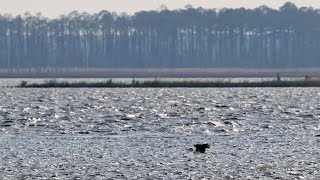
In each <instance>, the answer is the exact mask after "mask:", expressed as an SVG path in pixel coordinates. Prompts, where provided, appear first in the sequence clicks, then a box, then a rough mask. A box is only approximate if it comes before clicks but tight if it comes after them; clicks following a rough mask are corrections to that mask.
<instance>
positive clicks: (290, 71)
mask: <svg viewBox="0 0 320 180" xmlns="http://www.w3.org/2000/svg"><path fill="white" fill-rule="evenodd" d="M277 74H280V76H281V77H305V76H310V77H320V68H318V67H315V68H40V69H35V68H24V69H0V78H132V77H136V78H153V77H160V78H161V77H162V78H190V77H201V78H207V77H222V78H229V77H258V78H260V77H261V78H262V77H276V76H277Z"/></svg>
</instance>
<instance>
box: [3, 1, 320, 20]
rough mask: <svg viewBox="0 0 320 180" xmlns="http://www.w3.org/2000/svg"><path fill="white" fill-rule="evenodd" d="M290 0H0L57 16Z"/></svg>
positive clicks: (275, 4) (18, 10)
mask: <svg viewBox="0 0 320 180" xmlns="http://www.w3.org/2000/svg"><path fill="white" fill-rule="evenodd" d="M287 1H289V0H0V13H1V14H4V13H10V14H13V15H17V14H24V13H25V12H26V11H29V12H31V13H32V14H35V13H37V12H41V13H42V14H43V15H44V16H47V17H50V18H55V17H58V16H59V15H61V14H68V13H69V12H71V11H73V10H78V11H81V12H82V11H86V12H89V13H96V12H99V11H101V10H108V11H112V12H118V13H121V12H127V13H129V14H133V13H134V12H136V11H140V10H151V9H153V10H155V9H158V8H159V7H160V5H162V4H165V5H167V7H168V8H169V9H178V8H183V7H184V6H185V5H187V4H191V5H193V6H195V7H199V6H202V7H204V8H217V9H221V8H223V7H229V8H230V7H231V8H236V7H247V8H255V7H258V6H260V5H267V6H269V7H272V8H279V7H280V6H281V5H283V4H284V3H285V2H287ZM290 2H293V3H295V4H296V5H297V6H299V7H300V6H313V7H316V8H320V0H291V1H290Z"/></svg>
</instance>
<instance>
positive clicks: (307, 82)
mask: <svg viewBox="0 0 320 180" xmlns="http://www.w3.org/2000/svg"><path fill="white" fill-rule="evenodd" d="M15 87H18V88H210V87H211V88H225V87H320V78H309V77H305V79H299V80H281V78H280V77H277V79H275V80H267V81H258V82H248V81H242V82H232V81H206V82H204V81H168V80H158V79H156V78H155V79H154V80H153V81H142V82H140V81H136V80H135V79H134V78H133V79H132V81H131V83H126V82H113V81H112V79H109V80H106V81H104V82H85V81H83V82H67V81H61V82H59V81H56V80H50V81H46V82H43V83H31V84H29V83H28V82H27V81H22V82H21V83H20V84H19V85H18V86H15Z"/></svg>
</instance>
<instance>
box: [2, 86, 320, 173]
mask: <svg viewBox="0 0 320 180" xmlns="http://www.w3.org/2000/svg"><path fill="white" fill-rule="evenodd" d="M319 95H320V89H317V88H235V89H232V88H229V89H219V88H217V89H214V88H213V89H210V88H208V89H85V88H83V89H10V88H2V89H0V96H1V100H0V101H1V103H0V135H1V138H0V157H1V161H0V179H17V178H22V179H28V178H30V179H31V178H35V179H44V178H47V179H71V178H76V179H77V178H78V179H92V178H96V179H107V178H110V179H319V178H320V171H319V170H320V166H319V165H318V162H319V160H320V151H319V147H320V121H319V120H320V104H319V102H320V96H319ZM196 143H209V144H210V145H211V148H210V149H209V150H208V151H207V152H206V153H205V154H194V153H193V152H190V151H188V149H189V148H191V147H192V146H193V144H196Z"/></svg>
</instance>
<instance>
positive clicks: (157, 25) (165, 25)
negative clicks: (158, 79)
mask: <svg viewBox="0 0 320 180" xmlns="http://www.w3.org/2000/svg"><path fill="white" fill-rule="evenodd" d="M315 66H320V10H319V9H314V8H312V7H301V8H298V7H297V6H296V5H295V4H293V3H290V2H288V3H285V4H284V5H283V6H282V7H280V8H279V9H272V8H269V7H267V6H260V7H258V8H255V9H245V8H238V9H228V8H224V9H220V10H216V9H204V8H201V7H200V8H194V7H192V6H190V5H188V6H186V7H185V8H184V9H179V10H168V9H165V8H163V9H162V10H157V11H140V12H137V13H135V14H133V15H127V14H124V13H122V14H116V13H111V12H109V11H101V12H99V13H96V14H88V13H85V12H84V13H80V12H77V11H74V12H71V13H70V14H68V15H62V16H60V17H59V18H56V19H49V18H46V17H43V16H42V15H41V14H37V15H31V14H30V13H25V14H24V15H18V16H15V17H13V16H12V15H10V14H4V15H0V68H8V69H10V68H184V67H188V68H189V67H245V68H251V67H252V68H259V67H260V68H263V67H268V68H273V67H315Z"/></svg>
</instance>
